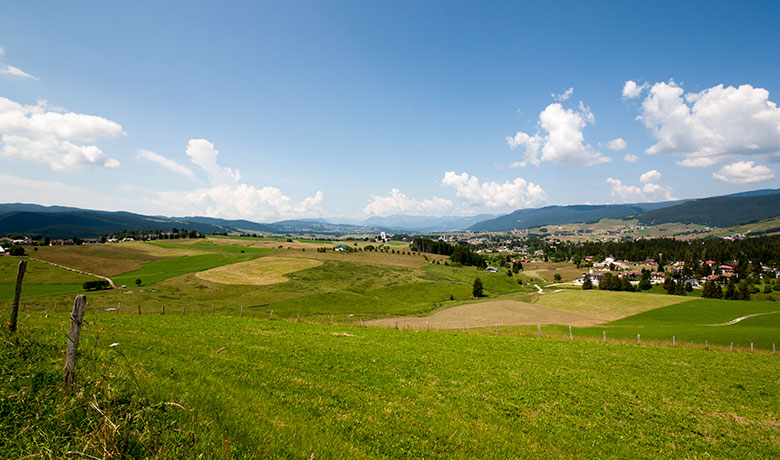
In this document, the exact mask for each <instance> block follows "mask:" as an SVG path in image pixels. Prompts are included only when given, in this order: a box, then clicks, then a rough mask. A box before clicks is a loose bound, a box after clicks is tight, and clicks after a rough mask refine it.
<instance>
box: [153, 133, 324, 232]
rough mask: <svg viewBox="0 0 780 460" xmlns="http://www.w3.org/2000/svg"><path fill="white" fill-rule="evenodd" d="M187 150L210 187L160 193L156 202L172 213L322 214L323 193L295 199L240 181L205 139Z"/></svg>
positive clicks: (255, 216) (244, 216) (249, 216)
mask: <svg viewBox="0 0 780 460" xmlns="http://www.w3.org/2000/svg"><path fill="white" fill-rule="evenodd" d="M186 153H187V155H188V156H189V157H190V160H191V161H192V162H193V163H194V164H196V165H198V166H199V167H200V168H201V169H203V171H205V172H206V174H207V176H208V179H209V182H210V186H209V187H203V188H199V189H196V190H192V191H188V192H181V191H171V192H161V193H159V194H158V195H159V199H158V200H156V201H153V203H154V204H155V205H157V206H159V207H161V208H166V209H168V210H169V212H171V213H172V214H182V213H186V214H198V215H205V216H208V217H224V218H229V219H236V218H241V219H253V220H261V221H262V220H271V219H279V218H281V219H285V218H297V217H314V216H320V215H322V209H321V205H322V202H323V200H324V195H323V193H322V192H320V191H318V192H317V193H316V194H314V196H310V197H306V198H304V199H303V200H301V201H298V202H294V201H293V200H292V198H290V197H289V196H287V195H285V194H284V193H282V191H281V190H279V189H278V188H276V187H270V186H266V187H262V188H256V187H255V186H253V185H248V184H244V183H241V182H240V179H241V174H240V173H239V171H238V170H235V171H234V170H232V169H230V168H227V167H222V166H220V165H219V164H218V163H217V156H218V155H219V151H217V150H216V149H215V148H214V144H212V143H211V142H209V141H207V140H205V139H190V141H189V142H188V143H187V148H186Z"/></svg>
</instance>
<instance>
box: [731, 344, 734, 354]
mask: <svg viewBox="0 0 780 460" xmlns="http://www.w3.org/2000/svg"><path fill="white" fill-rule="evenodd" d="M731 351H732V352H733V351H734V342H731Z"/></svg>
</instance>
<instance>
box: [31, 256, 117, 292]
mask: <svg viewBox="0 0 780 460" xmlns="http://www.w3.org/2000/svg"><path fill="white" fill-rule="evenodd" d="M30 260H34V261H36V262H41V263H44V264H48V265H51V266H53V267H57V268H62V269H65V270H70V271H72V272H75V273H81V274H82V275H87V276H94V277H95V278H100V279H104V280H106V281H108V284H109V285H110V286H111V288H113V289H116V285H115V284H114V282H113V281H112V280H111V278H109V277H107V276H102V275H96V274H94V273H89V272H85V271H83V270H78V269H75V268H71V267H66V266H64V265H60V264H55V263H54V262H48V261H45V260H41V259H36V258H35V257H30Z"/></svg>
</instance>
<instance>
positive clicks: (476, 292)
mask: <svg viewBox="0 0 780 460" xmlns="http://www.w3.org/2000/svg"><path fill="white" fill-rule="evenodd" d="M471 295H472V296H474V297H482V280H480V279H479V278H474V286H473V287H472V288H471Z"/></svg>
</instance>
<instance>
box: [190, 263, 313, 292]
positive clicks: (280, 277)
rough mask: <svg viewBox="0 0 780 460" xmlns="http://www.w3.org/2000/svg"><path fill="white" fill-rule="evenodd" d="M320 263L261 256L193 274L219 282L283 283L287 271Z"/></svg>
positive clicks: (263, 284)
mask: <svg viewBox="0 0 780 460" xmlns="http://www.w3.org/2000/svg"><path fill="white" fill-rule="evenodd" d="M319 265H322V262H320V261H317V260H311V259H293V258H291V257H262V258H259V259H254V260H250V261H248V262H238V263H235V264H230V265H223V266H222V267H218V268H212V269H211V270H206V271H202V272H198V274H196V275H195V276H197V277H198V278H200V279H202V280H206V281H211V282H214V283H221V284H248V285H252V286H265V285H268V284H277V283H284V282H285V281H288V278H287V277H285V275H287V274H288V273H294V272H297V271H301V270H306V269H307V268H313V267H317V266H319Z"/></svg>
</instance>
